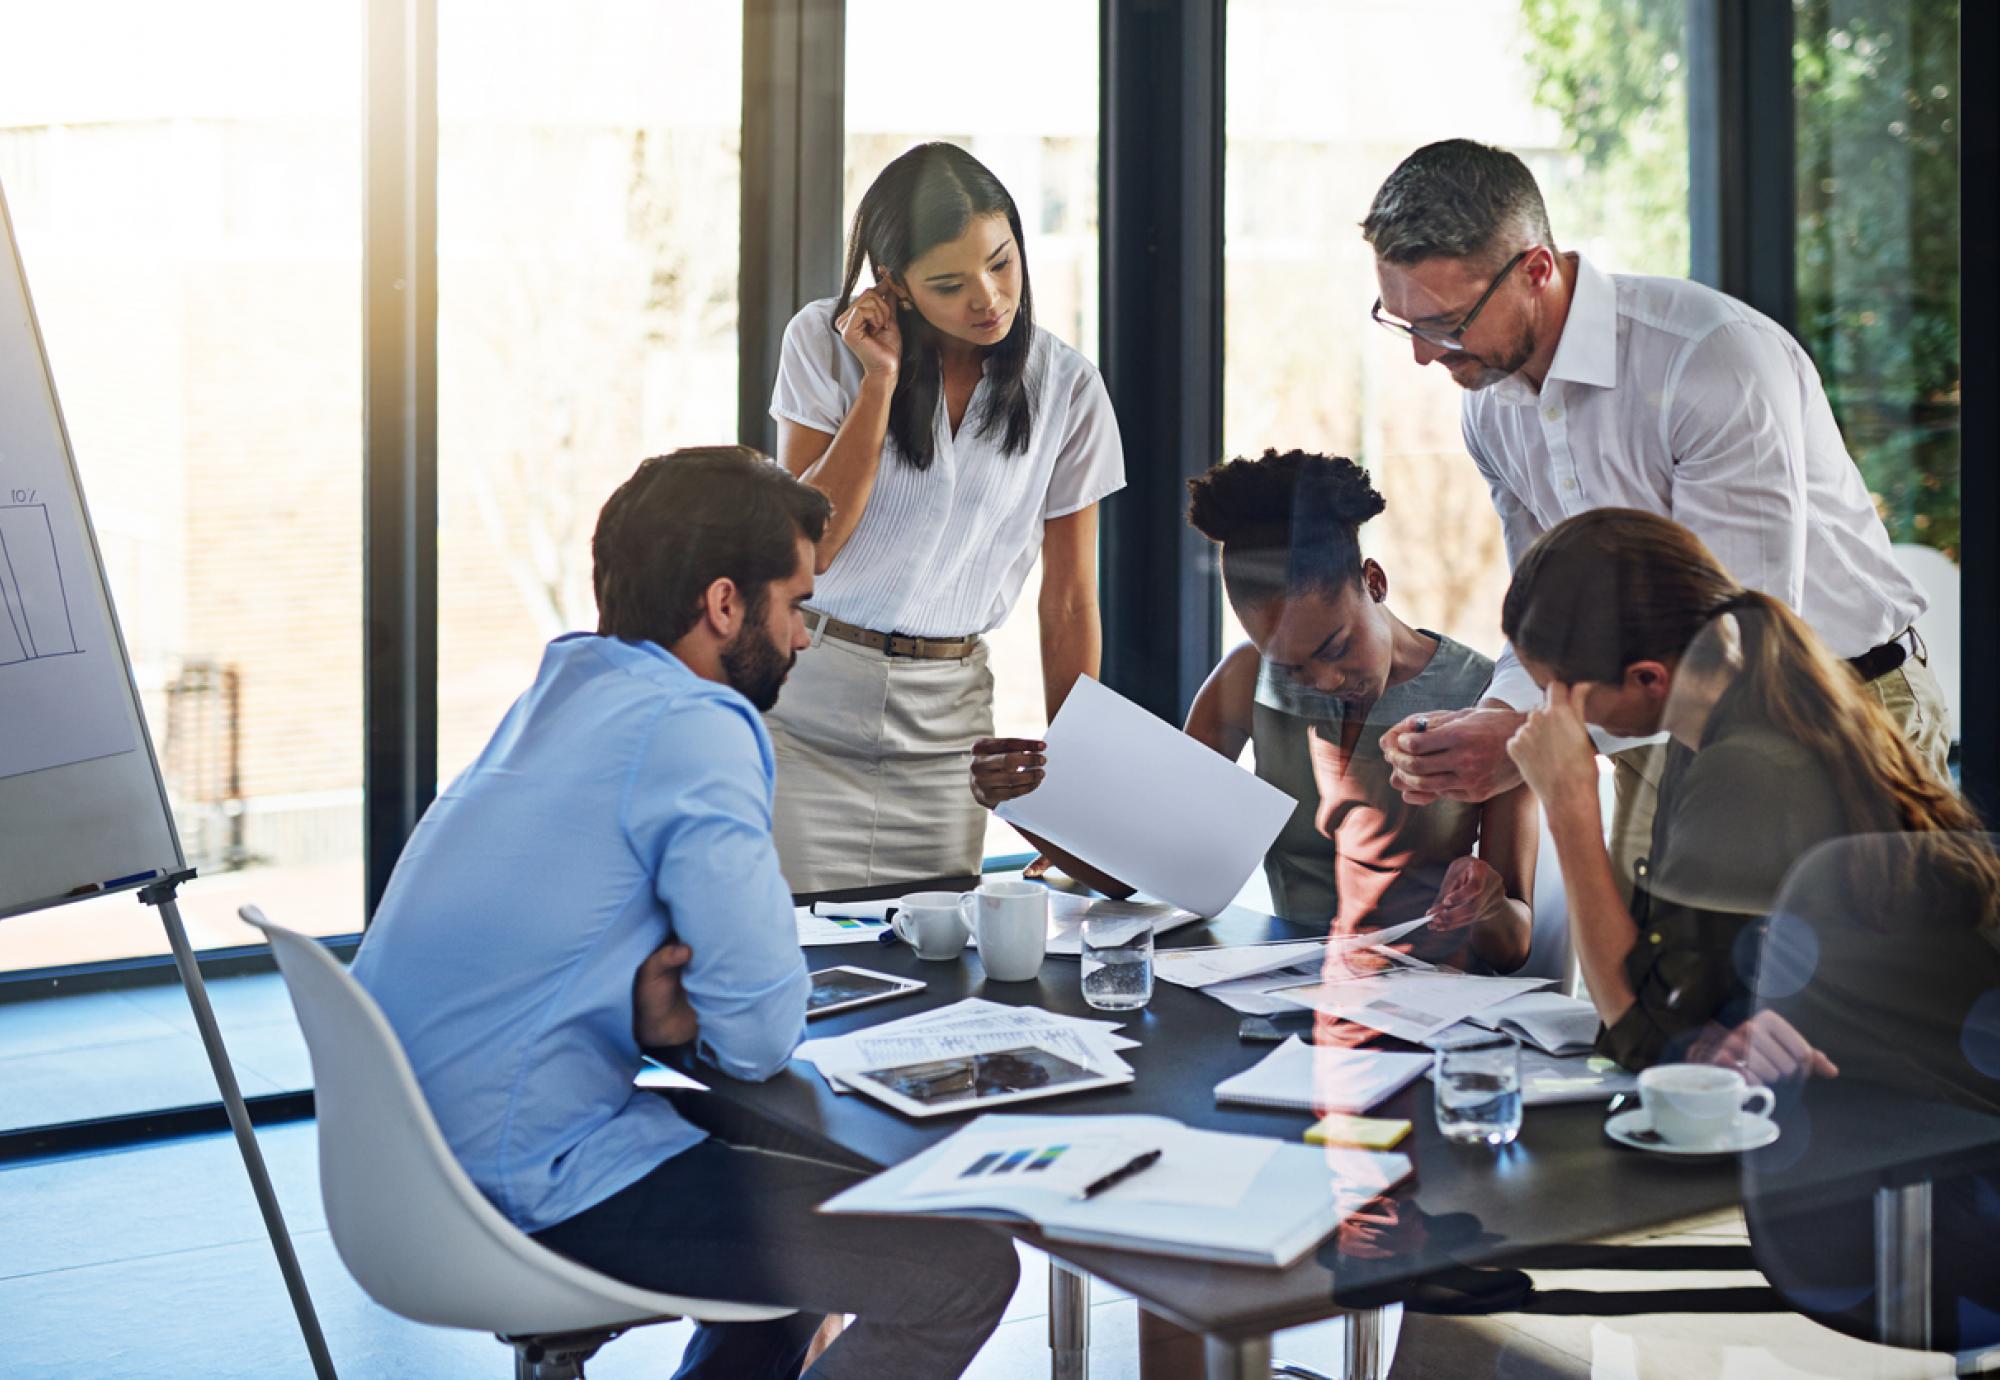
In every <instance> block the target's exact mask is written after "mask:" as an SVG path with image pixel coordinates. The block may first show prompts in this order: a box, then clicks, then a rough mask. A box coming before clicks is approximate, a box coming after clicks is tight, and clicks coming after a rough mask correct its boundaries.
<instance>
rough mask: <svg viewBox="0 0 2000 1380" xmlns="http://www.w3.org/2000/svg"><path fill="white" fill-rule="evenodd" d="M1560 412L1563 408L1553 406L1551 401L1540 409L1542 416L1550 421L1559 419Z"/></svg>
mask: <svg viewBox="0 0 2000 1380" xmlns="http://www.w3.org/2000/svg"><path fill="white" fill-rule="evenodd" d="M1562 414H1563V410H1562V409H1561V408H1560V407H1557V406H1555V405H1554V404H1553V403H1551V404H1550V405H1549V406H1547V407H1545V408H1543V409H1542V416H1543V417H1545V418H1547V419H1548V420H1549V421H1552V422H1559V421H1561V420H1562Z"/></svg>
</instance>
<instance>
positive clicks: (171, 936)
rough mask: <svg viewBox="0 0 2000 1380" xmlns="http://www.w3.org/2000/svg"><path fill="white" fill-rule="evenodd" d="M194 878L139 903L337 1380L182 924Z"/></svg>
mask: <svg viewBox="0 0 2000 1380" xmlns="http://www.w3.org/2000/svg"><path fill="white" fill-rule="evenodd" d="M193 876H194V873H193V872H192V871H188V872H176V873H174V874H173V875H172V876H170V877H166V878H163V879H162V880H160V881H157V882H154V883H153V884H152V885H151V886H148V887H146V888H145V889H144V890H142V891H141V892H140V893H139V899H140V900H141V901H142V902H144V903H145V904H146V905H149V906H153V907H156V908H157V909H158V910H159V912H160V923H161V924H163V925H165V926H166V929H167V942H168V943H170V944H171V945H173V949H174V966H175V967H176V968H178V969H179V970H180V975H181V986H182V987H184V988H186V989H187V997H188V1005H189V1006H191V1007H193V1008H194V1023H195V1026H196V1028H197V1029H199V1030H200V1031H201V1043H202V1046H203V1048H205V1049H206V1050H207V1051H208V1063H209V1067H210V1068H212V1069H214V1070H215V1083H216V1086H217V1087H218V1088H219V1089H221V1091H222V1105H223V1106H224V1107H225V1108H227V1109H228V1112H229V1124H230V1126H231V1127H232V1128H233V1129H234V1130H235V1132H236V1147H237V1149H239V1150H241V1151H242V1152H243V1168H244V1169H245V1170H246V1171H248V1173H249V1175H250V1188H251V1190H252V1191H253V1192H254V1193H255V1194H256V1195H257V1207H258V1209H259V1211H261V1212H262V1213H263V1214H264V1229H265V1231H267V1232H269V1233H270V1236H271V1249H272V1251H273V1252H275V1253H276V1254H277V1257H278V1269H279V1271H280V1272H281V1273H283V1275H284V1276H285V1288H286V1289H287V1290H288V1291H289V1292H290V1293H291V1296H292V1311H294V1312H295V1313H297V1314H298V1315H299V1331H301V1332H303V1333H304V1334H305V1339H306V1350H307V1351H308V1352H310V1353H311V1355H312V1363H313V1373H314V1374H315V1375H316V1376H318V1377H319V1380H337V1377H336V1376H335V1374H334V1370H333V1357H332V1356H331V1355H329V1354H328V1353H327V1349H326V1338H325V1337H324V1336H322V1335H321V1333H320V1330H319V1317H318V1316H317V1315H316V1314H315V1313H314V1312H313V1304H312V1295H311V1294H310V1293H308V1292H307V1291H306V1279H305V1276H304V1275H303V1274H301V1273H300V1271H299V1258H298V1256H297V1255H296V1254H295V1253H294V1252H293V1250H292V1238H291V1235H290V1233H288V1232H287V1231H286V1230H285V1217H284V1214H283V1213H282V1212H281V1211H279V1208H278V1195H277V1194H276V1193H275V1192H273V1191H272V1188H271V1176H270V1174H269V1173H268V1172H267V1171H266V1170H265V1168H264V1154H263V1151H261V1150H259V1149H258V1148H257V1133H256V1132H255V1131H254V1130H252V1129H251V1126H250V1110H249V1108H247V1107H245V1106H244V1105H243V1093H242V1091H241V1090H240V1089H239V1088H238V1087H237V1086H236V1072H235V1070H234V1069H232V1068H231V1067H230V1064H229V1051H228V1050H227V1049H225V1048H223V1044H222V1031H221V1030H220V1029H219V1028H218V1027H217V1026H216V1024H215V1011H214V1009H213V1008H212V1007H210V1006H209V1004H208V988H207V987H206V986H205V985H204V984H203V983H202V980H201V968H200V967H199V966H198V965H197V964H196V963H195V961H194V950H193V949H192V948H191V947H189V945H188V937H187V930H186V929H185V928H184V927H183V926H182V924H181V912H180V907H179V906H178V905H177V904H175V900H174V898H175V896H176V895H177V894H178V892H179V890H180V884H181V883H182V882H185V881H187V880H189V879H190V878H192V877H193Z"/></svg>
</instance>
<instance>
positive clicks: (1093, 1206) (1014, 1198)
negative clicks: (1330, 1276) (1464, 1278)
mask: <svg viewBox="0 0 2000 1380" xmlns="http://www.w3.org/2000/svg"><path fill="white" fill-rule="evenodd" d="M1155 1150H1157V1151H1159V1152H1160V1153H1159V1156H1158V1158H1157V1159H1156V1160H1153V1161H1151V1162H1150V1163H1148V1164H1147V1166H1146V1167H1145V1168H1144V1169H1143V1171H1141V1172H1138V1173H1133V1174H1131V1175H1129V1177H1125V1178H1123V1179H1120V1180H1119V1181H1118V1182H1117V1183H1116V1184H1115V1186H1113V1187H1110V1188H1108V1189H1105V1190H1104V1191H1102V1192H1100V1193H1098V1194H1096V1195H1095V1196H1093V1197H1088V1198H1085V1197H1083V1196H1081V1194H1082V1191H1083V1189H1084V1187H1085V1186H1087V1185H1090V1184H1092V1183H1095V1182H1098V1181H1099V1180H1101V1179H1103V1178H1104V1177H1105V1176H1106V1175H1107V1174H1112V1173H1115V1171H1117V1170H1118V1169H1120V1168H1121V1167H1122V1166H1129V1165H1130V1164H1131V1163H1132V1161H1133V1160H1134V1159H1135V1158H1137V1157H1138V1156H1140V1155H1144V1154H1150V1152H1152V1151H1155ZM1409 1174H1410V1161H1409V1159H1408V1158H1407V1157H1406V1156H1403V1155H1395V1154H1373V1153H1370V1152H1368V1151H1364V1150H1334V1149H1323V1148H1320V1147H1317V1146H1307V1145H1295V1144H1291V1143H1288V1142H1283V1141H1276V1140H1270V1139H1268V1138H1265V1137H1261V1136H1233V1135H1224V1134H1222V1133H1220V1132H1215V1131H1197V1130H1193V1129H1191V1128H1189V1127H1186V1126H1183V1125H1181V1123H1179V1122H1178V1121H1173V1120H1171V1119H1169V1118H1166V1117H1156V1116H1103V1117H1097V1116H1092V1117H1077V1116H1066V1117H1061V1116H1004V1115H1003V1116H991V1115H989V1116H982V1117H980V1118H979V1119H978V1120H977V1121H974V1122H973V1123H971V1124H970V1125H969V1126H967V1127H966V1128H965V1129H964V1130H962V1131H960V1132H958V1133H957V1134H956V1135H954V1136H952V1137H951V1138H950V1139H949V1140H945V1141H943V1142H941V1143H939V1144H937V1145H934V1146H932V1147H931V1148H930V1149H929V1150H926V1151H924V1152H923V1153H922V1154H920V1155H917V1156H916V1157H915V1158H913V1159H909V1160H905V1161H904V1162H903V1163H902V1164H899V1165H896V1166H895V1167H893V1168H891V1169H887V1170H885V1171H883V1172H882V1173H880V1174H877V1175H876V1176H875V1177H874V1178H872V1179H868V1180H866V1181H865V1182H863V1183H859V1184H856V1185H855V1186H854V1187H853V1188H850V1189H848V1190H847V1191H846V1192H845V1193H842V1194H840V1195H839V1196H838V1197H835V1198H833V1199H831V1200H830V1201H828V1202H826V1203H823V1204H822V1205H821V1206H820V1209H819V1210H820V1211H821V1212H831V1213H864V1214H875V1215H893V1216H909V1215H917V1216H939V1217H971V1218H986V1219H994V1218H998V1219H1011V1220H1014V1221H1027V1222H1032V1223H1034V1224H1035V1225H1036V1226H1037V1227H1039V1228H1040V1229H1041V1231H1042V1233H1043V1234H1044V1235H1045V1236H1046V1237H1047V1238H1048V1239H1049V1240H1051V1241H1067V1242H1073V1243H1075V1244H1077V1245H1088V1246H1111V1247H1116V1248H1119V1249H1122V1250H1131V1251H1143V1252H1146V1253H1148V1254H1154V1255H1169V1256H1180V1257H1186V1258H1191V1259H1198V1260H1217V1261H1225V1262H1228V1263H1231V1264H1238V1265H1261V1266H1269V1267H1272V1268H1282V1267H1284V1266H1286V1265H1290V1264H1291V1263H1292V1262H1294V1261H1296V1260H1298V1259H1299V1258H1300V1257H1301V1256H1303V1255H1304V1254H1305V1253H1306V1252H1307V1251H1309V1250H1311V1249H1312V1248H1313V1247H1314V1246H1316V1245H1318V1244H1319V1243H1320V1242H1321V1241H1323V1240H1325V1239H1326V1237H1327V1236H1328V1235H1329V1234H1330V1233H1331V1232H1332V1231H1333V1229H1334V1228H1335V1227H1337V1226H1339V1225H1340V1224H1341V1222H1342V1221H1343V1220H1345V1219H1346V1218H1347V1217H1348V1216H1350V1215H1351V1214H1353V1213H1354V1212H1355V1211H1356V1210H1358V1209H1359V1208H1360V1207H1362V1206H1363V1205H1364V1204H1366V1203H1367V1202H1368V1201H1369V1200H1370V1199H1372V1198H1374V1197H1376V1196H1377V1195H1378V1194H1380V1193H1382V1192H1384V1191H1386V1190H1387V1189H1390V1188H1392V1187H1394V1186H1395V1185H1396V1184H1398V1183H1400V1182H1401V1181H1402V1180H1403V1179H1405V1178H1407V1177H1408V1176H1409Z"/></svg>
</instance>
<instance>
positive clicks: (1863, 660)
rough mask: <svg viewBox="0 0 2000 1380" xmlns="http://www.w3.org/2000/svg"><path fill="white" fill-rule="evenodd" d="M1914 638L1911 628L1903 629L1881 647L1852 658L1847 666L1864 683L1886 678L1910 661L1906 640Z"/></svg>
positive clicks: (1871, 648)
mask: <svg viewBox="0 0 2000 1380" xmlns="http://www.w3.org/2000/svg"><path fill="white" fill-rule="evenodd" d="M1911 637H1912V633H1911V630H1910V629H1909V628H1905V629H1903V630H1902V631H1901V632H1899V633H1897V634H1896V635H1895V636H1894V637H1892V638H1890V639H1889V640H1888V641H1887V642H1884V643H1883V644H1882V645H1881V646H1879V647H1870V648H1869V649H1868V650H1867V651H1865V652H1863V653H1862V654H1861V655H1860V656H1851V657H1849V658H1848V659H1847V664H1848V665H1849V666H1852V667H1853V668H1854V674H1855V675H1857V676H1859V677H1861V679H1862V680H1863V681H1871V680H1874V679H1875V678H1876V677H1877V676H1886V675H1888V674H1889V673H1890V672H1891V671H1893V670H1895V669H1896V668H1897V667H1898V666H1901V665H1902V664H1903V663H1904V662H1906V661H1908V660H1909V659H1910V648H1909V644H1908V642H1907V641H1906V639H1910V638H1911Z"/></svg>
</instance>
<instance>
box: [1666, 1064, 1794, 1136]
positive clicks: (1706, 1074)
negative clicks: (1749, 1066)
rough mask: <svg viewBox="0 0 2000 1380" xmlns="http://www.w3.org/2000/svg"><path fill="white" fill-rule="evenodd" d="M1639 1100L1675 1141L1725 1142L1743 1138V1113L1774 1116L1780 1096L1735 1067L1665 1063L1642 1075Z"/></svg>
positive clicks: (1764, 1116)
mask: <svg viewBox="0 0 2000 1380" xmlns="http://www.w3.org/2000/svg"><path fill="white" fill-rule="evenodd" d="M1639 1100H1640V1102H1641V1103H1642V1104H1643V1105H1644V1106H1645V1108H1646V1116H1647V1118H1648V1119H1649V1120H1651V1122H1652V1123H1653V1130H1654V1131H1655V1132H1656V1133H1657V1134H1658V1135H1659V1137H1660V1139H1661V1140H1664V1141H1666V1142H1667V1143H1668V1144H1669V1145H1684V1146H1701V1145H1723V1144H1728V1143H1731V1142H1733V1141H1735V1140H1736V1139H1737V1136H1736V1128H1737V1124H1738V1119H1739V1118H1741V1117H1745V1116H1754V1117H1762V1118H1766V1119H1768V1118H1769V1117H1770V1115H1771V1109H1772V1107H1773V1106H1774V1105H1775V1104H1776V1102H1777V1097H1776V1096H1775V1095H1774V1094H1773V1093H1772V1092H1771V1090H1770V1089H1769V1088H1753V1087H1751V1086H1750V1085H1749V1084H1748V1083H1746V1082H1744V1080H1743V1075H1742V1074H1740V1073H1738V1072H1737V1071H1736V1070H1735V1069H1725V1068H1717V1067H1715V1066H1714V1065H1712V1064H1660V1065H1657V1066H1655V1067H1653V1068H1650V1069H1647V1070H1646V1071H1645V1072H1644V1073H1642V1074H1640V1075H1639Z"/></svg>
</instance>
